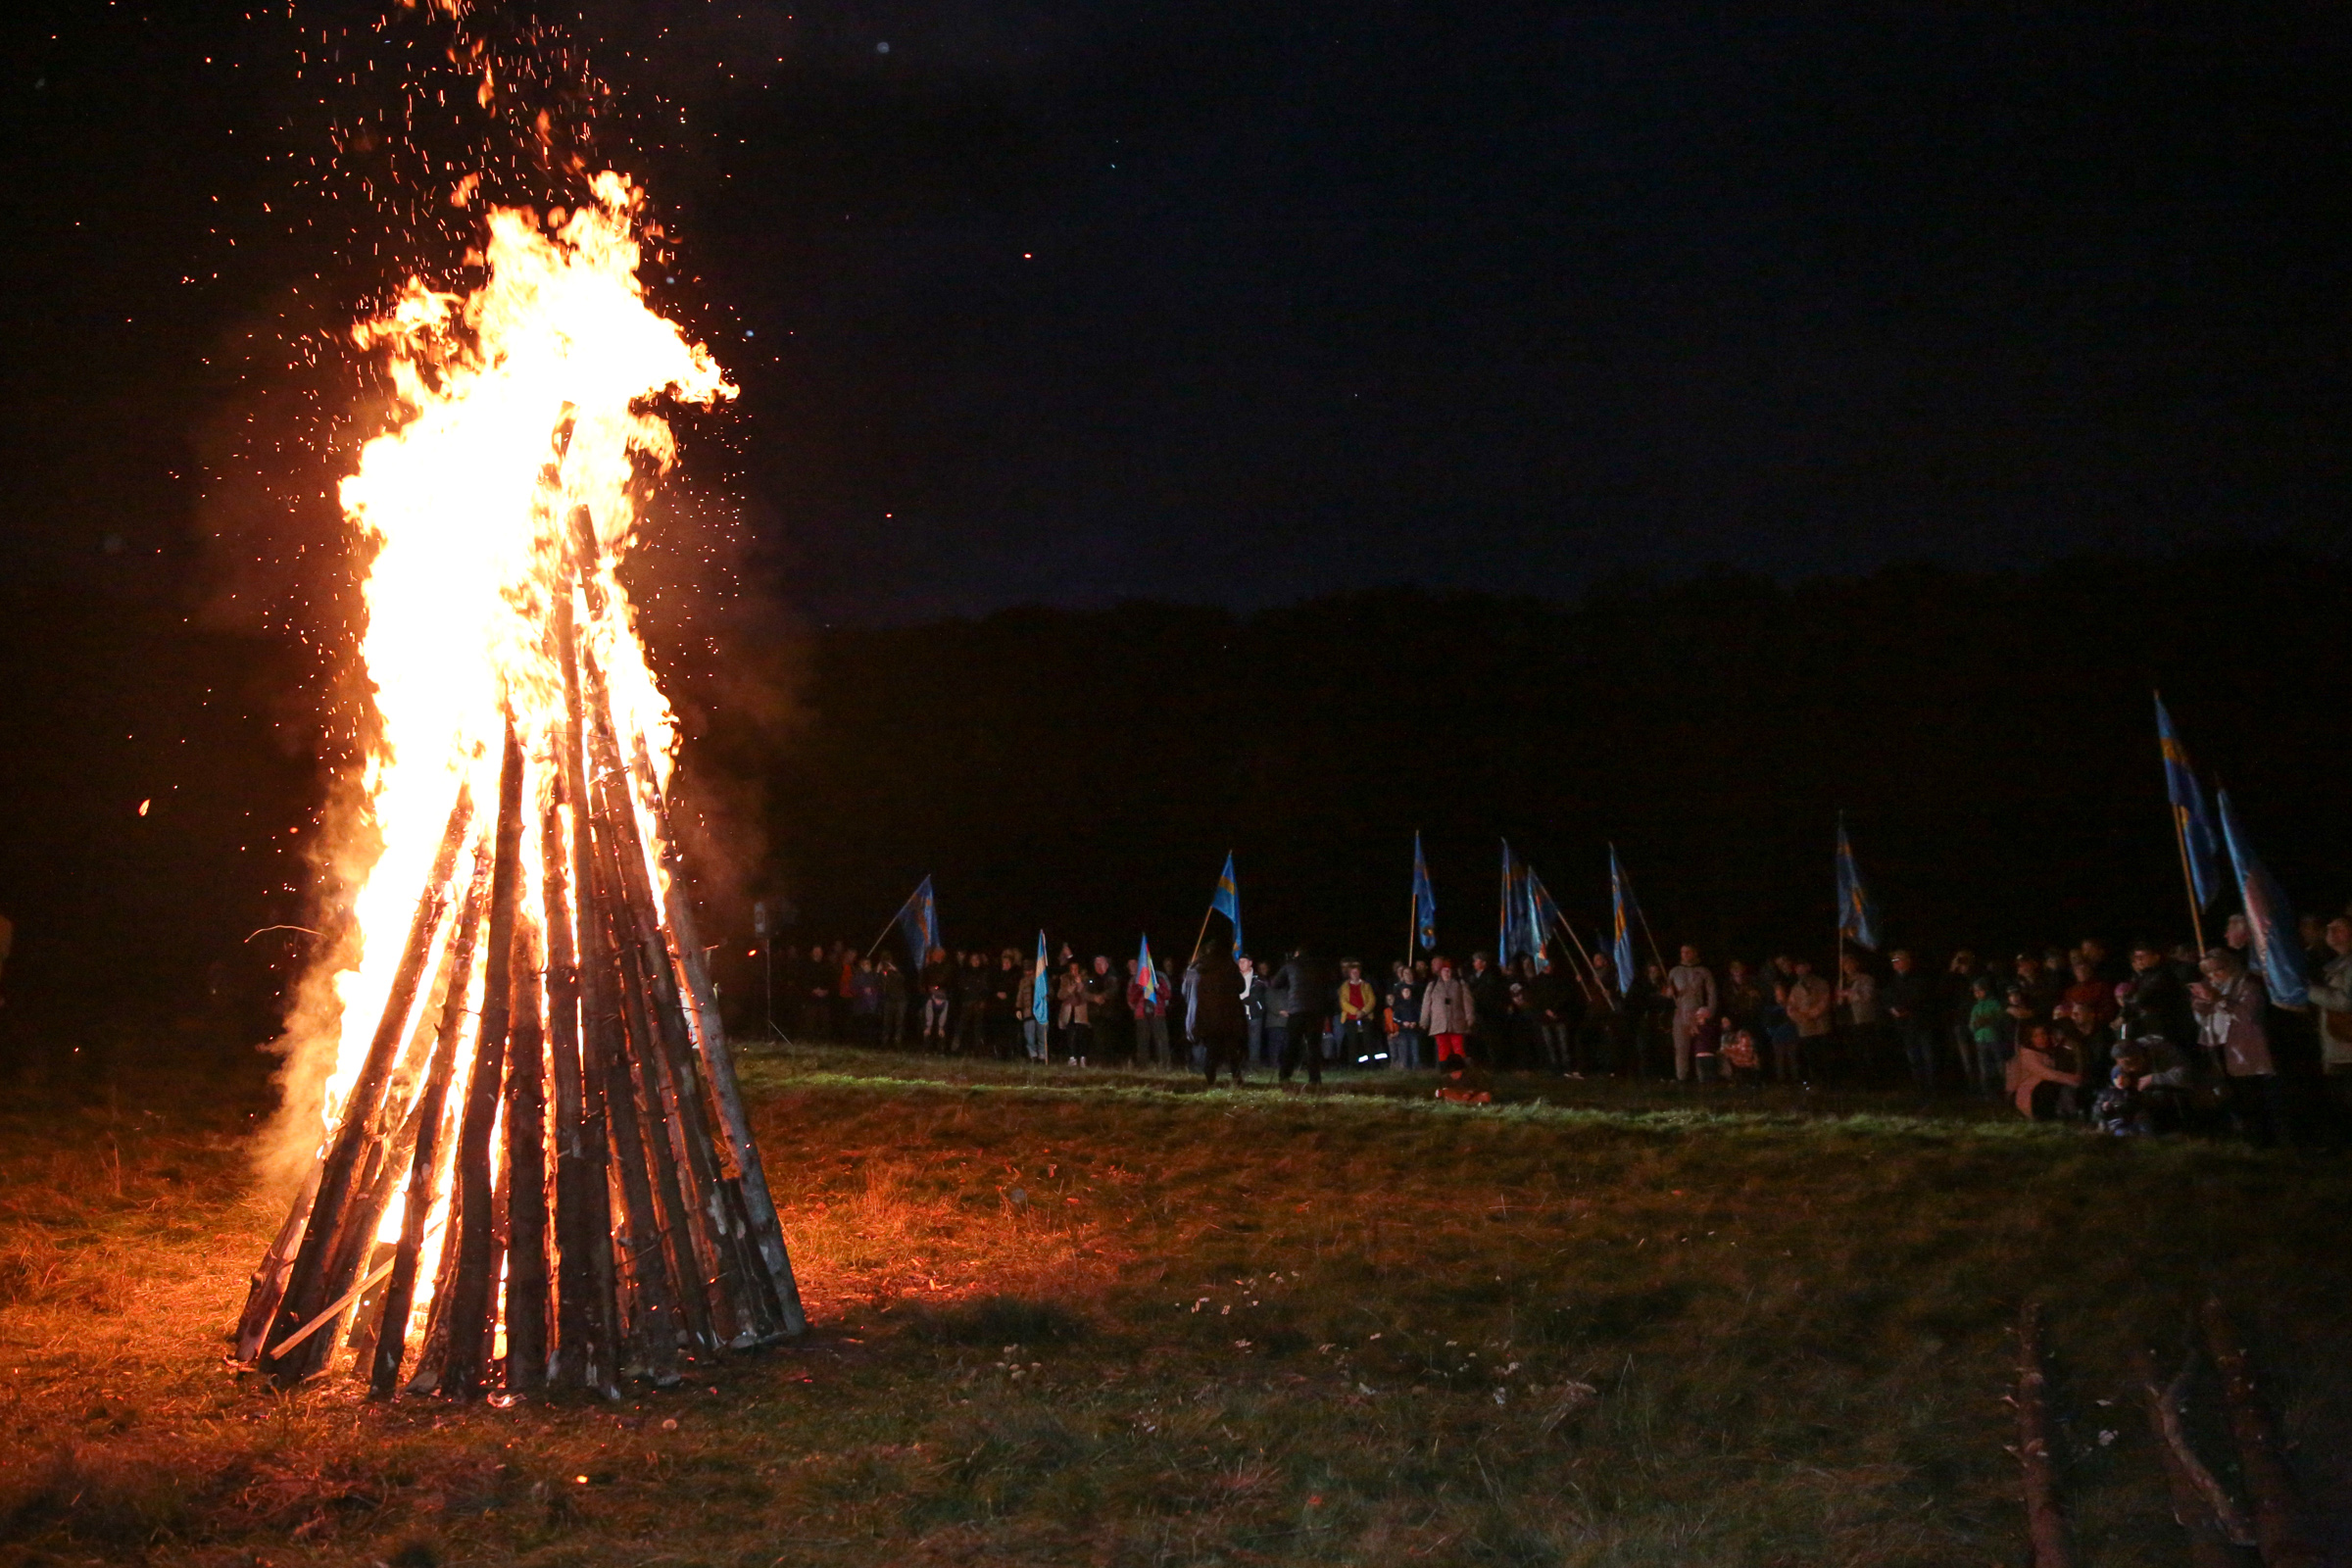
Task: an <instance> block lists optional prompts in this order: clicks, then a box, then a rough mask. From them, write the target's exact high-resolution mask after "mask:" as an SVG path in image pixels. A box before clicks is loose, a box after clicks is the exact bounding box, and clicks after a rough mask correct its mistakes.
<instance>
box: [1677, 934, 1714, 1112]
mask: <svg viewBox="0 0 2352 1568" xmlns="http://www.w3.org/2000/svg"><path fill="white" fill-rule="evenodd" d="M1665 994H1666V996H1667V998H1668V999H1669V1000H1671V1001H1672V1002H1673V1003H1674V1023H1673V1030H1674V1080H1675V1082H1676V1083H1684V1084H1687V1083H1689V1082H1690V1081H1691V1071H1692V1061H1691V1040H1692V1038H1693V1037H1694V1036H1696V1034H1697V1033H1698V1030H1699V1026H1700V1025H1702V1024H1704V1023H1705V1022H1706V1021H1707V1020H1708V1019H1709V1018H1712V1017H1713V1016H1715V1013H1716V1009H1717V1008H1718V1006H1719V1005H1720V999H1718V998H1717V996H1716V995H1715V971H1714V970H1712V969H1710V968H1708V967H1707V966H1706V965H1705V964H1702V963H1700V962H1699V961H1698V949H1697V948H1695V947H1693V946H1691V944H1690V943H1688V942H1686V943H1684V944H1683V950H1682V962H1680V963H1678V964H1676V965H1675V966H1674V967H1673V968H1671V969H1669V970H1667V971H1666V986H1665Z"/></svg>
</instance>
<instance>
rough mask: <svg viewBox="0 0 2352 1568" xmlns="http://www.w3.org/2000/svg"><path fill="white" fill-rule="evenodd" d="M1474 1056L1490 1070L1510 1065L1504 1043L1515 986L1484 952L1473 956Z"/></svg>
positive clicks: (1470, 980)
mask: <svg viewBox="0 0 2352 1568" xmlns="http://www.w3.org/2000/svg"><path fill="white" fill-rule="evenodd" d="M1463 984H1465V985H1467V986H1468V987H1469V988H1470V1005H1471V1009H1472V1015H1471V1020H1470V1054H1472V1055H1473V1056H1475V1057H1476V1058H1477V1059H1478V1064H1479V1065H1480V1066H1481V1067H1485V1068H1488V1069H1490V1070H1493V1069H1495V1068H1500V1067H1506V1066H1508V1065H1510V1062H1509V1060H1508V1057H1507V1055H1506V1054H1505V1052H1504V1040H1505V1037H1506V1035H1507V1034H1508V1032H1509V1030H1510V1023H1511V984H1510V982H1509V981H1508V980H1506V979H1504V978H1503V974H1502V971H1501V970H1500V969H1497V968H1495V963H1494V960H1493V959H1491V958H1489V957H1488V956H1486V955H1485V954H1484V953H1473V954H1471V955H1470V973H1469V975H1468V976H1467V977H1466V978H1465V979H1464V981H1463Z"/></svg>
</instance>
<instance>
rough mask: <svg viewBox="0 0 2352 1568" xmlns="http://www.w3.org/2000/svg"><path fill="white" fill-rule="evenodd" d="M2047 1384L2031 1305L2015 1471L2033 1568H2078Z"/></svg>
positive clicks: (2021, 1345) (2022, 1354) (2023, 1318)
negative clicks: (2062, 1500) (2054, 1450)
mask: <svg viewBox="0 0 2352 1568" xmlns="http://www.w3.org/2000/svg"><path fill="white" fill-rule="evenodd" d="M2047 1393H2048V1382H2047V1379H2046V1377H2045V1375H2044V1374H2043V1372H2042V1370H2041V1308H2040V1306H2039V1305H2038V1304H2037V1303H2035V1302H2033V1301H2028V1302H2027V1303H2026V1305H2025V1309H2024V1310H2023V1311H2021V1312H2019V1313H2018V1317H2017V1396H2016V1400H2015V1402H2016V1405H2017V1465H2018V1470H2019V1473H2020V1478H2021V1480H2022V1482H2023V1484H2024V1489H2025V1500H2026V1533H2027V1536H2028V1537H2029V1539H2031V1541H2032V1542H2033V1544H2034V1568H2074V1561H2075V1554H2074V1548H2073V1547H2072V1546H2071V1545H2070V1544H2068V1542H2067V1536H2066V1520H2065V1517H2064V1516H2063V1515H2062V1514H2061V1513H2060V1512H2059V1509H2058V1485H2057V1480H2056V1477H2055V1475H2054V1474H2053V1471H2052V1466H2051V1464H2050V1439H2049V1406H2048V1398H2047Z"/></svg>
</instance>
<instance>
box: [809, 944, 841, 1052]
mask: <svg viewBox="0 0 2352 1568" xmlns="http://www.w3.org/2000/svg"><path fill="white" fill-rule="evenodd" d="M801 1038H802V1039H804V1040H811V1041H814V1040H831V1039H832V1038H833V965H832V962H831V961H830V960H829V959H827V958H826V956H825V950H824V946H823V944H821V943H819V944H818V945H816V946H814V947H811V948H810V949H809V966H808V967H807V968H806V969H803V970H802V971H801Z"/></svg>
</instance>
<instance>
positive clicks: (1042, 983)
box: [1029, 930, 1054, 1029]
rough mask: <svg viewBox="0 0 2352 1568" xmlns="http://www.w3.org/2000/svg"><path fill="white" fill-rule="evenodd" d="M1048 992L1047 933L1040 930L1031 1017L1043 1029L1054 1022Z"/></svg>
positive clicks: (1030, 982)
mask: <svg viewBox="0 0 2352 1568" xmlns="http://www.w3.org/2000/svg"><path fill="white" fill-rule="evenodd" d="M1047 990H1048V987H1047V985H1046V933H1045V932H1044V931H1043V930H1040V931H1039V932H1038V933H1037V973H1036V974H1035V975H1034V976H1032V977H1031V978H1030V981H1029V1016H1030V1017H1032V1018H1035V1019H1036V1020H1037V1022H1038V1027H1039V1028H1041V1029H1042V1028H1044V1027H1046V1026H1047V1025H1049V1024H1051V1023H1052V1022H1053V1021H1054V1013H1053V1006H1052V1004H1051V1003H1050V1002H1049V1001H1048V999H1047V995H1046V993H1047Z"/></svg>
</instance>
